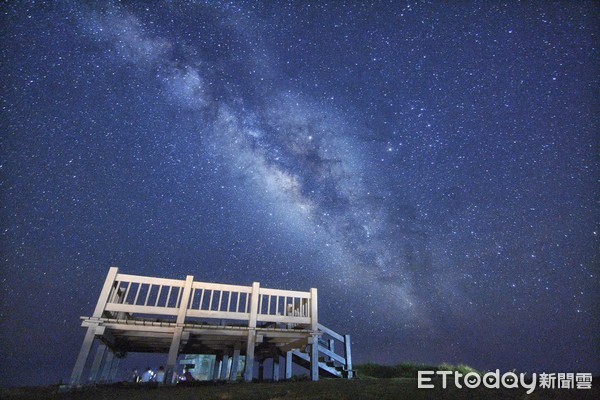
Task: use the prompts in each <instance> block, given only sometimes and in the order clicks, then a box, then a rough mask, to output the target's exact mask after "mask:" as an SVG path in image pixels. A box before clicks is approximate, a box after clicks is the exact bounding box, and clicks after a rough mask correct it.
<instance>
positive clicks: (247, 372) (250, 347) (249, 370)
mask: <svg viewBox="0 0 600 400" xmlns="http://www.w3.org/2000/svg"><path fill="white" fill-rule="evenodd" d="M255 323H256V322H255ZM255 346H256V330H255V329H249V330H248V342H247V344H246V365H245V367H244V380H245V381H246V382H252V375H254V347H255Z"/></svg>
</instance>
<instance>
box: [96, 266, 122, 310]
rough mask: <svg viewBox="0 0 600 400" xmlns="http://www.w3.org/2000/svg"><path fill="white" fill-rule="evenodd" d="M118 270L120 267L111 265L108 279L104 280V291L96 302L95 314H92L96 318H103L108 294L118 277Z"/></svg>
mask: <svg viewBox="0 0 600 400" xmlns="http://www.w3.org/2000/svg"><path fill="white" fill-rule="evenodd" d="M118 272H119V268H117V267H111V268H110V269H109V270H108V274H107V275H106V280H105V281H104V286H102V291H101V292H100V297H98V303H96V308H95V309H94V314H92V316H93V317H94V318H102V313H103V312H104V307H106V303H107V302H108V296H109V295H110V291H111V289H112V287H113V285H114V283H115V279H116V278H117V273H118Z"/></svg>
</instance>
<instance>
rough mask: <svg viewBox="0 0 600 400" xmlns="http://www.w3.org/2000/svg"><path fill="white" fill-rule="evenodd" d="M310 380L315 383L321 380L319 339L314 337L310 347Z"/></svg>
mask: <svg viewBox="0 0 600 400" xmlns="http://www.w3.org/2000/svg"><path fill="white" fill-rule="evenodd" d="M310 379H311V380H312V381H313V382H316V381H318V380H319V338H318V337H317V336H313V343H312V344H311V345H310Z"/></svg>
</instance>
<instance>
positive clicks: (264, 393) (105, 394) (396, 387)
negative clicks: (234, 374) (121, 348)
mask: <svg viewBox="0 0 600 400" xmlns="http://www.w3.org/2000/svg"><path fill="white" fill-rule="evenodd" d="M433 383H435V385H436V388H435V389H418V388H417V380H416V379H413V378H388V379H378V378H361V379H354V380H350V381H348V380H342V379H321V380H320V381H319V382H277V383H221V384H218V383H217V384H213V383H210V384H198V385H193V386H185V387H182V386H175V387H156V386H154V387H150V386H142V385H133V384H128V385H123V384H121V385H107V386H96V387H86V388H82V389H79V390H77V391H69V392H63V393H61V392H59V387H58V386H53V387H36V388H13V389H0V398H1V399H6V400H13V399H15V400H16V399H23V400H29V399H31V400H33V399H36V400H101V399H102V400H117V399H132V400H155V399H156V400H158V399H161V400H192V399H193V400H198V399H203V400H204V399H207V400H212V399H214V400H238V399H239V400H254V399H256V400H259V399H260V400H280V399H285V400H288V399H290V400H291V399H295V400H304V399H321V400H346V399H347V400H360V399H382V400H386V399H389V400H392V399H393V400H398V399H407V400H411V399H415V400H420V399H465V400H466V399H491V400H495V399H508V400H511V399H515V400H516V399H540V400H541V399H567V400H570V399H599V398H600V390H598V388H597V387H593V386H592V389H591V390H577V389H569V390H567V389H560V390H559V389H556V390H545V389H536V390H535V391H534V392H533V393H532V394H531V395H526V394H525V390H524V389H486V388H484V387H480V388H478V389H458V388H455V387H449V388H447V389H442V388H441V381H440V380H434V381H433Z"/></svg>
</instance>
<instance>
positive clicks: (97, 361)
mask: <svg viewBox="0 0 600 400" xmlns="http://www.w3.org/2000/svg"><path fill="white" fill-rule="evenodd" d="M105 351H106V345H105V344H99V345H98V348H97V349H96V355H95V356H94V361H93V362H92V369H91V371H90V382H92V383H95V382H96V380H97V379H98V371H99V370H100V365H102V359H103V358H104V352H105Z"/></svg>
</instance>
